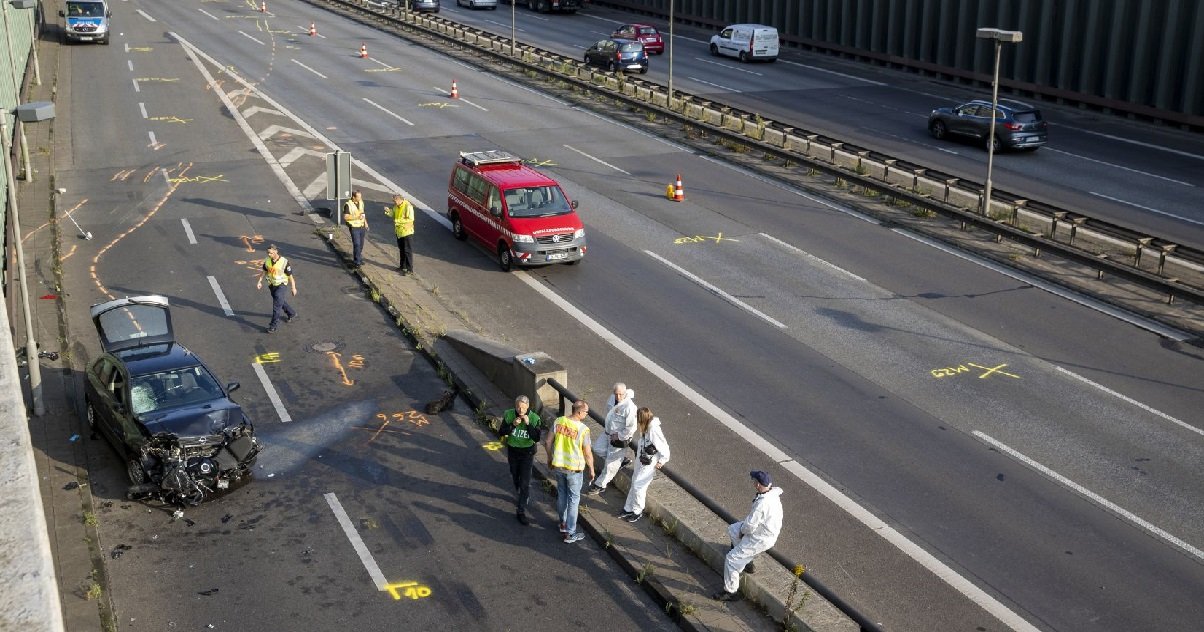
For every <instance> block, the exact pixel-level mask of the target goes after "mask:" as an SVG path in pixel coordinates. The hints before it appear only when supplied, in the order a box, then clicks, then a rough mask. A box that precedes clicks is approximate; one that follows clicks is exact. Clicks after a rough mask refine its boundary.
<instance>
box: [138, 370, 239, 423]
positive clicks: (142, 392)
mask: <svg viewBox="0 0 1204 632" xmlns="http://www.w3.org/2000/svg"><path fill="white" fill-rule="evenodd" d="M221 396H222V389H221V387H220V386H218V384H217V380H215V379H213V375H211V374H210V373H209V371H207V370H205V367H203V366H199V365H198V366H191V367H187V368H183V369H173V370H171V371H163V372H161V373H150V374H147V375H139V376H136V377H134V378H133V379H132V380H131V381H130V410H131V411H133V413H134V414H135V415H141V414H144V413H152V412H155V411H158V410H165V409H168V408H177V407H179V406H188V405H190V404H200V403H203V402H207V401H210V400H213V399H216V398H218V397H221Z"/></svg>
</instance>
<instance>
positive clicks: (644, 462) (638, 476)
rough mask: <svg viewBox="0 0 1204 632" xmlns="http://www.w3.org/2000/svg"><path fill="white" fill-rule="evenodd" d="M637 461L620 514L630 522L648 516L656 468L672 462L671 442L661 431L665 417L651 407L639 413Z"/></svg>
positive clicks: (637, 422)
mask: <svg viewBox="0 0 1204 632" xmlns="http://www.w3.org/2000/svg"><path fill="white" fill-rule="evenodd" d="M636 427H637V431H636V436H637V437H638V439H637V440H636V450H635V452H636V463H635V471H634V472H632V474H631V487H629V488H628V489H627V502H625V503H623V513H621V514H619V517H620V518H622V519H624V520H626V521H627V522H639V520H640V518H642V517H643V516H644V500H645V499H646V498H647V497H648V486H649V485H651V484H652V478H653V477H654V476H655V475H656V471H657V470H659V469H661V468H662V467H664V466H665V464H666V463H668V462H669V442H668V441H666V440H665V433H664V432H663V431H662V430H661V420H660V419H659V418H657V417H656V416H654V415H653V414H652V411H651V410H649V409H648V407H647V406H645V407H643V408H641V409H639V411H638V412H637V413H636Z"/></svg>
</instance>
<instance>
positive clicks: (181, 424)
mask: <svg viewBox="0 0 1204 632" xmlns="http://www.w3.org/2000/svg"><path fill="white" fill-rule="evenodd" d="M138 421H140V422H142V424H143V425H144V426H146V429H147V430H149V431H150V433H151V434H152V435H154V434H158V433H160V432H170V433H171V434H174V435H176V436H177V437H179V438H181V439H186V438H191V437H209V436H214V435H220V434H222V431H223V430H225V429H226V428H233V427H235V426H238V425H240V424H242V408H241V407H240V406H239V405H238V404H235V403H234V402H232V401H230V400H228V399H215V400H211V401H208V402H205V403H204V404H196V405H192V406H181V407H179V408H169V409H167V410H157V411H154V412H150V413H144V414H141V415H139V416H138Z"/></svg>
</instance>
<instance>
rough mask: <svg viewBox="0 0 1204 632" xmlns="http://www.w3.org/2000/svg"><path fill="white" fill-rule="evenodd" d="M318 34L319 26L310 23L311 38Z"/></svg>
mask: <svg viewBox="0 0 1204 632" xmlns="http://www.w3.org/2000/svg"><path fill="white" fill-rule="evenodd" d="M317 34H318V25H316V24H314V23H313V22H310V23H309V36H310V37H313V36H315V35H317Z"/></svg>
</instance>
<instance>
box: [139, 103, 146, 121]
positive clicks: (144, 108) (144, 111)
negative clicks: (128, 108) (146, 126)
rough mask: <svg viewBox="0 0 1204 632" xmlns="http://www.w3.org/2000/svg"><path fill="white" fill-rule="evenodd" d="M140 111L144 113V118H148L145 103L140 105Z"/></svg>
mask: <svg viewBox="0 0 1204 632" xmlns="http://www.w3.org/2000/svg"><path fill="white" fill-rule="evenodd" d="M138 111H139V112H141V113H142V118H147V116H146V104H145V103H139V104H138Z"/></svg>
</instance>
